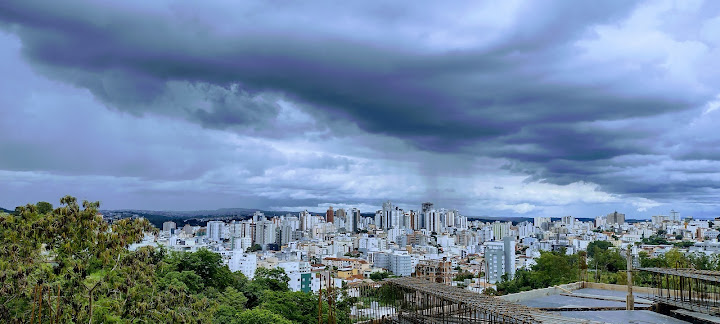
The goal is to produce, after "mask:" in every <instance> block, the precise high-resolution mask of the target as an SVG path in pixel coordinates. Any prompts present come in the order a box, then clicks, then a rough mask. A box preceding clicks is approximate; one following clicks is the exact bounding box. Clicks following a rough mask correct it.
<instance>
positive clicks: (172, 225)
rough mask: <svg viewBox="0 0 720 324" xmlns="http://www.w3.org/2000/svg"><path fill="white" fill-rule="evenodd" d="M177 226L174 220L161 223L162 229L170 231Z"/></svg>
mask: <svg viewBox="0 0 720 324" xmlns="http://www.w3.org/2000/svg"><path fill="white" fill-rule="evenodd" d="M176 228H177V224H175V222H164V223H163V231H165V232H170V230H174V229H176Z"/></svg>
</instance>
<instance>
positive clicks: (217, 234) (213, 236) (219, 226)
mask: <svg viewBox="0 0 720 324" xmlns="http://www.w3.org/2000/svg"><path fill="white" fill-rule="evenodd" d="M224 227H225V222H222V221H209V222H207V236H208V239H210V240H212V241H220V240H222V239H223V237H222V236H223V235H222V233H223V229H224Z"/></svg>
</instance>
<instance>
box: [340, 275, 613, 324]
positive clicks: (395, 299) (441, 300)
mask: <svg viewBox="0 0 720 324" xmlns="http://www.w3.org/2000/svg"><path fill="white" fill-rule="evenodd" d="M356 289H357V294H356V296H358V297H359V300H366V301H369V303H366V304H365V306H368V304H369V306H370V307H367V308H363V309H360V308H356V309H355V310H354V314H355V316H353V319H354V321H355V322H367V323H378V322H379V323H527V324H530V323H599V322H594V321H589V320H581V319H576V318H570V317H564V316H560V315H557V314H553V313H549V312H545V311H541V310H539V309H536V308H532V307H527V306H524V305H520V304H515V303H512V302H508V301H505V300H502V299H499V298H495V297H490V296H485V295H481V294H479V293H476V292H472V291H469V290H465V289H461V288H457V287H452V286H447V285H444V284H441V283H435V282H431V281H427V280H423V279H418V278H411V277H405V278H392V279H386V280H385V281H384V282H383V284H382V285H375V286H374V287H356ZM368 298H373V299H372V300H369V299H368Z"/></svg>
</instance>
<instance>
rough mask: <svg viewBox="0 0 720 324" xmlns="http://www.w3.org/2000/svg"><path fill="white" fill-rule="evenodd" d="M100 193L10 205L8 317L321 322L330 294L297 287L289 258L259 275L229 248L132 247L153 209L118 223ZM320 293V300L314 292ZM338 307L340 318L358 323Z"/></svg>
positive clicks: (1, 299) (2, 227) (4, 282)
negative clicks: (235, 263)
mask: <svg viewBox="0 0 720 324" xmlns="http://www.w3.org/2000/svg"><path fill="white" fill-rule="evenodd" d="M99 206H100V204H99V203H98V202H88V201H84V202H83V203H82V204H80V203H78V202H77V200H76V199H75V198H74V197H71V196H66V197H63V198H62V199H61V200H60V207H58V208H55V209H53V208H52V205H50V204H49V203H42V202H41V203H37V204H28V205H26V206H22V207H18V208H17V209H16V212H15V213H13V214H6V213H0V318H2V319H3V320H4V322H9V323H28V322H32V321H34V322H36V323H40V322H42V323H45V322H54V321H57V322H62V323H81V322H82V323H293V321H294V322H298V323H311V322H312V320H313V319H314V320H315V321H317V315H318V311H320V313H321V314H324V315H323V316H327V314H328V313H329V308H328V304H327V302H323V303H321V307H322V309H320V310H319V309H318V296H317V295H314V294H310V293H303V292H291V291H290V289H289V288H288V282H289V277H288V276H287V274H285V271H284V270H283V269H282V268H275V269H265V268H259V269H258V271H257V273H256V276H255V279H254V280H248V279H247V278H246V277H245V276H244V275H243V274H242V273H240V272H235V273H233V272H231V271H230V269H229V268H228V267H227V265H225V264H223V261H222V257H221V256H220V255H219V254H217V253H214V252H211V251H208V250H205V249H200V250H198V251H196V252H168V251H166V250H165V249H163V248H155V247H151V246H149V247H142V248H139V249H137V250H134V251H130V250H128V247H129V246H130V244H133V243H136V242H139V241H140V240H142V238H143V237H144V235H145V233H146V232H153V231H155V232H156V231H157V229H156V228H154V227H153V226H152V225H151V224H150V223H149V222H148V221H147V220H146V219H143V218H137V219H121V220H117V221H115V222H113V223H112V224H109V223H108V222H107V221H105V220H103V218H102V217H101V216H100V215H99V213H98V208H99ZM313 301H314V302H313ZM336 307H338V309H339V307H346V309H343V310H342V311H339V310H338V311H337V314H338V316H337V321H338V323H349V318H347V316H344V315H342V314H343V313H347V312H348V311H349V308H348V307H349V306H347V305H344V304H338V305H337V306H336Z"/></svg>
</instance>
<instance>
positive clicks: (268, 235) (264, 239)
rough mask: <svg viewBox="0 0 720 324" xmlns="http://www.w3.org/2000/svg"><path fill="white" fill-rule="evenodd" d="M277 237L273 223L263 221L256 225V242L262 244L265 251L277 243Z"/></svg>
mask: <svg viewBox="0 0 720 324" xmlns="http://www.w3.org/2000/svg"><path fill="white" fill-rule="evenodd" d="M276 237H277V236H276V233H275V224H273V222H270V221H267V220H263V221H260V222H259V223H257V224H255V237H254V241H255V244H260V246H262V247H263V250H264V249H265V247H266V246H267V245H268V244H270V243H275V238H276Z"/></svg>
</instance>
